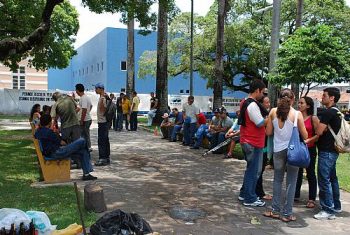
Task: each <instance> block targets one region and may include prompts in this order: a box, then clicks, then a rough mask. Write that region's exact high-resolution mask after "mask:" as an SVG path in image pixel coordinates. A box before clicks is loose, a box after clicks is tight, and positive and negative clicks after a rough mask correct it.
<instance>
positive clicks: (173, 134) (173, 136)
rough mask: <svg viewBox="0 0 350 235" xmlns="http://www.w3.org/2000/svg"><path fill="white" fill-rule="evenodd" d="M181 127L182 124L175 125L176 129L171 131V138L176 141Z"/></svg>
mask: <svg viewBox="0 0 350 235" xmlns="http://www.w3.org/2000/svg"><path fill="white" fill-rule="evenodd" d="M181 128H182V125H175V126H174V129H173V131H172V133H171V139H170V140H172V141H176V134H177V133H179V132H180V130H181Z"/></svg>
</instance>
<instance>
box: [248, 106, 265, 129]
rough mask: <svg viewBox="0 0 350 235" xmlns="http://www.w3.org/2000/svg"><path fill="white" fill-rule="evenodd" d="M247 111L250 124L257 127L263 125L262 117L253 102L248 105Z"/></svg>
mask: <svg viewBox="0 0 350 235" xmlns="http://www.w3.org/2000/svg"><path fill="white" fill-rule="evenodd" d="M247 111H248V116H249V119H250V120H251V121H252V122H254V123H255V125H256V126H257V127H259V126H261V125H262V124H264V121H265V120H264V118H263V116H262V115H261V112H260V108H259V106H258V105H257V104H256V103H255V102H251V103H250V104H249V105H248V107H247Z"/></svg>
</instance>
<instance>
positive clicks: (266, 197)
mask: <svg viewBox="0 0 350 235" xmlns="http://www.w3.org/2000/svg"><path fill="white" fill-rule="evenodd" d="M262 198H263V199H264V200H268V201H270V200H272V196H271V195H270V194H266V195H265V196H263V197H262Z"/></svg>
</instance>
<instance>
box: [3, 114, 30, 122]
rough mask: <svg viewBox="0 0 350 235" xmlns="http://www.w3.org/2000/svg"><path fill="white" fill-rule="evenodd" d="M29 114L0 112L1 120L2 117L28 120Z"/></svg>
mask: <svg viewBox="0 0 350 235" xmlns="http://www.w3.org/2000/svg"><path fill="white" fill-rule="evenodd" d="M28 118H29V115H26V114H17V115H7V114H0V120H2V119H11V120H14V121H15V120H16V121H18V120H25V121H26V120H28Z"/></svg>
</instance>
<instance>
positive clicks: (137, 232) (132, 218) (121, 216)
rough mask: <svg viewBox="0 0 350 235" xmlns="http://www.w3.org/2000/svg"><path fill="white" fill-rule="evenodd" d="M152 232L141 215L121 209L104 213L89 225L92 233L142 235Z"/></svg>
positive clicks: (93, 234)
mask: <svg viewBox="0 0 350 235" xmlns="http://www.w3.org/2000/svg"><path fill="white" fill-rule="evenodd" d="M152 232H153V231H152V228H151V226H150V225H149V224H148V223H147V221H145V220H144V219H143V218H142V217H141V216H139V215H138V214H135V213H126V212H124V211H122V210H114V211H111V212H109V213H107V214H105V215H104V216H102V217H101V218H100V219H98V220H97V221H96V223H94V224H93V225H92V226H91V227H90V233H91V234H92V235H143V234H149V233H152Z"/></svg>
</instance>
